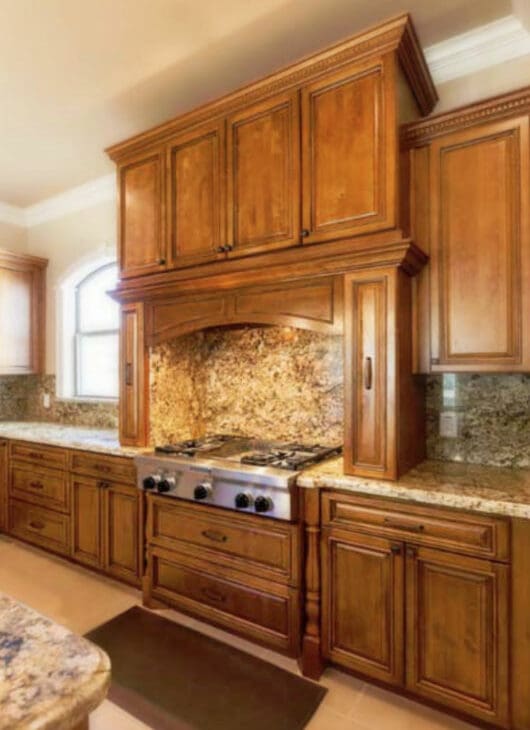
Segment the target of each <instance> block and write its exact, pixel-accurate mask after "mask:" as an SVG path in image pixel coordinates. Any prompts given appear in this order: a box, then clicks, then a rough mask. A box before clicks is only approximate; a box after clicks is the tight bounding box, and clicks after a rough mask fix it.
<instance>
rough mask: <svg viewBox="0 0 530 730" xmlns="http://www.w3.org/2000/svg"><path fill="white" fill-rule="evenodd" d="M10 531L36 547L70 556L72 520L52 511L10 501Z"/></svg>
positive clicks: (13, 500) (17, 501)
mask: <svg viewBox="0 0 530 730" xmlns="http://www.w3.org/2000/svg"><path fill="white" fill-rule="evenodd" d="M8 531H9V532H10V534H11V535H14V536H15V537H20V538H21V539H22V540H26V541H27V542H31V543H33V544H34V545H39V546H40V547H44V548H47V549H48V550H52V551H53V552H54V553H60V554H61V555H68V554H69V552H70V541H69V531H70V518H69V517H68V515H64V514H60V513H59V512H54V511H53V510H51V509H46V508H44V507H37V506H35V505H32V504H28V503H27V502H21V501H19V500H17V499H10V500H9V517H8Z"/></svg>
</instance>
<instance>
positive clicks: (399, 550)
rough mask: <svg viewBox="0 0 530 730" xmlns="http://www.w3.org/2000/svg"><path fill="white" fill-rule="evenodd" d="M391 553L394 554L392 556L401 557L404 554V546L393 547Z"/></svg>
mask: <svg viewBox="0 0 530 730" xmlns="http://www.w3.org/2000/svg"><path fill="white" fill-rule="evenodd" d="M390 552H391V553H392V555H401V553H402V552H403V546H402V545H400V544H399V543H396V544H395V545H391V546H390Z"/></svg>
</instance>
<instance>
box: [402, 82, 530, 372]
mask: <svg viewBox="0 0 530 730" xmlns="http://www.w3.org/2000/svg"><path fill="white" fill-rule="evenodd" d="M512 97H514V95H510V96H509V97H503V98H501V99H500V100H492V101H491V102H485V103H482V104H480V105H475V106H473V107H468V108H466V109H464V110H461V111H459V112H455V113H454V114H452V115H444V116H442V117H440V118H434V119H433V120H432V122H431V126H430V127H427V126H425V127H424V126H421V125H418V127H414V126H413V127H411V128H408V130H407V131H406V137H407V138H408V140H409V141H410V142H412V145H413V146H412V149H411V151H410V162H411V179H412V187H411V191H412V206H411V208H412V226H413V228H412V235H413V236H414V238H415V240H416V242H417V243H418V244H419V245H420V246H421V247H422V248H423V249H425V250H426V251H427V252H428V253H430V257H431V261H430V264H429V266H428V268H427V269H426V270H425V271H424V272H423V274H422V276H421V278H420V280H419V291H418V294H419V296H418V310H419V314H420V316H419V321H418V324H419V349H418V360H419V362H418V366H417V367H418V369H419V370H421V371H423V372H429V371H432V372H439V371H442V372H443V371H453V372H455V371H491V372H495V371H517V370H519V371H521V370H522V371H528V370H530V291H529V287H528V286H527V285H526V282H528V281H529V280H530V228H529V212H530V211H529V205H530V177H529V175H530V169H529V160H530V158H529V156H530V147H529V117H528V113H527V114H521V106H523V104H526V107H527V112H528V110H530V92H529V91H528V90H527V91H526V92H525V93H523V94H521V93H519V94H518V95H517V99H516V100H514V99H513V98H512ZM510 101H513V102H514V103H513V104H512V107H515V108H517V110H518V115H517V116H513V114H510V109H511V107H510ZM523 111H524V109H523ZM499 117H500V118H499Z"/></svg>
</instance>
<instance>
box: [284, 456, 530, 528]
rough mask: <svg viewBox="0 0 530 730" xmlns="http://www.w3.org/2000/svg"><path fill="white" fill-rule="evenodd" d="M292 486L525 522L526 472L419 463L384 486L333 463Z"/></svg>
mask: <svg viewBox="0 0 530 730" xmlns="http://www.w3.org/2000/svg"><path fill="white" fill-rule="evenodd" d="M297 483H298V485H299V486H301V487H320V488H326V487H327V488H335V489H345V490H348V491H351V492H357V493H359V494H371V495H373V496H379V497H394V498H395V499H401V500H405V501H410V502H423V503H425V504H438V505H441V506H444V507H456V508H459V509H466V510H471V511H474V512H488V513H493V514H499V515H508V516H511V517H524V518H526V519H530V469H502V468H499V467H492V466H478V465H475V464H458V463H455V462H444V461H424V462H423V463H422V464H420V465H419V466H417V467H416V468H415V469H412V470H411V471H409V472H408V473H407V474H405V476H403V477H402V478H401V479H399V480H398V481H397V482H388V481H383V480H378V479H368V478H364V477H351V476H346V475H345V474H344V468H343V461H342V458H336V459H330V460H329V461H326V462H324V463H322V464H320V465H318V466H314V467H313V468H312V469H308V470H307V471H306V472H304V473H303V475H302V476H300V477H299V478H298V480H297Z"/></svg>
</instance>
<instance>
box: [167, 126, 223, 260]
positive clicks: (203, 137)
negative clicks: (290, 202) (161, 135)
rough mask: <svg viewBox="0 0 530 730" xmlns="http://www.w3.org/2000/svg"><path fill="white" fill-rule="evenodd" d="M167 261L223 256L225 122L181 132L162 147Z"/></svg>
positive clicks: (209, 258)
mask: <svg viewBox="0 0 530 730" xmlns="http://www.w3.org/2000/svg"><path fill="white" fill-rule="evenodd" d="M167 169H168V172H169V184H168V191H167V192H168V205H167V210H168V231H169V235H170V237H171V240H170V245H171V264H172V265H174V266H177V267H178V266H190V265H192V264H200V263H205V262H206V261H211V260H215V259H216V258H218V257H220V256H221V257H223V256H224V253H223V248H224V246H225V239H226V230H225V200H226V195H225V125H224V122H222V121H221V122H213V123H211V124H206V125H204V126H201V127H199V128H198V129H195V128H193V129H192V130H191V131H184V132H182V133H181V134H179V135H177V136H176V137H174V138H173V139H172V140H171V142H170V143H169V145H168V149H167Z"/></svg>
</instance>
